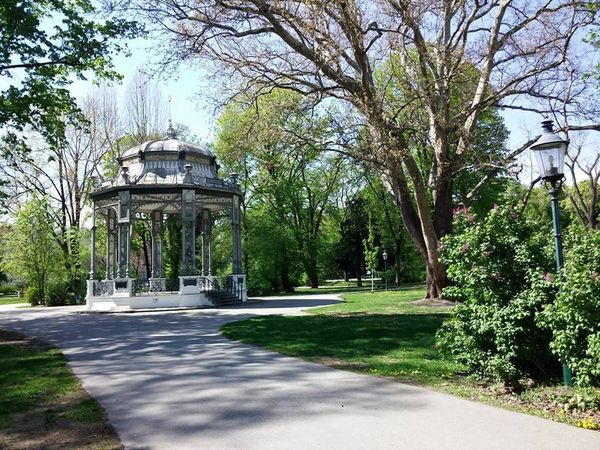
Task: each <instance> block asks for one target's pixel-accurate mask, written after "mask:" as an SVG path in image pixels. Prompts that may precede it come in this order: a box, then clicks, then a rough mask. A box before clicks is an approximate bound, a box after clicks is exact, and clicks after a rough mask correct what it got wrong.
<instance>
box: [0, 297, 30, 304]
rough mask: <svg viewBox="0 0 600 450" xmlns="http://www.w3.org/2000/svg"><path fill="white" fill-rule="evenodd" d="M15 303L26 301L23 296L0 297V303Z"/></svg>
mask: <svg viewBox="0 0 600 450" xmlns="http://www.w3.org/2000/svg"><path fill="white" fill-rule="evenodd" d="M15 303H27V301H26V300H25V299H24V298H23V297H21V298H19V297H0V305H14V304H15Z"/></svg>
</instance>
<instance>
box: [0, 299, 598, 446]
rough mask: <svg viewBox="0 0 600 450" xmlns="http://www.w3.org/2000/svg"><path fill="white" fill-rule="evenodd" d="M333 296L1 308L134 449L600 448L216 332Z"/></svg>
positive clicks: (570, 434)
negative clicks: (186, 304)
mask: <svg viewBox="0 0 600 450" xmlns="http://www.w3.org/2000/svg"><path fill="white" fill-rule="evenodd" d="M334 301H335V300H334V299H332V298H331V297H323V296H319V297H318V296H307V297H294V298H289V297H288V298H280V299H269V300H267V301H265V302H264V303H262V304H258V305H248V306H245V307H239V308H231V309H220V310H216V309H215V310H208V309H205V310H187V311H168V312H165V311H161V312H148V313H136V314H79V313H76V310H77V308H56V309H50V310H47V309H46V310H42V309H40V310H33V309H32V310H27V309H20V310H19V309H14V308H9V307H3V308H0V326H2V327H9V328H13V329H16V330H20V331H22V332H25V333H27V334H30V335H33V336H36V337H39V338H42V339H44V340H46V341H49V342H51V343H54V344H56V345H58V346H60V347H61V348H62V350H63V352H64V353H65V355H66V356H67V357H68V358H69V360H70V364H71V366H72V367H73V369H74V371H75V373H76V374H77V376H78V377H79V378H81V380H82V381H83V384H84V386H85V388H86V389H87V390H88V391H89V392H90V394H92V395H93V396H94V397H95V398H96V399H97V400H99V401H100V403H101V404H102V405H103V406H104V407H105V408H106V410H107V412H108V415H109V418H110V421H111V423H112V424H113V425H114V426H115V428H116V429H117V431H118V433H119V436H120V437H121V440H122V442H123V444H124V445H125V447H126V448H127V449H177V450H179V449H227V450H229V449H277V450H287V449H302V450H308V449H327V450H334V449H344V450H349V449H361V450H363V449H365V450H366V449H369V450H370V449H446V450H448V449H460V450H469V449H476V450H483V449H544V450H549V449H560V450H563V449H565V448H574V449H575V448H576V449H578V450H586V449H590V450H591V449H593V450H598V449H600V433H597V432H592V431H586V430H581V429H577V428H574V427H570V426H567V425H563V424H559V423H555V422H551V421H548V420H544V419H539V418H536V417H531V416H526V415H523V414H518V413H513V412H509V411H505V410H502V409H498V408H493V407H490V406H486V405H482V404H479V403H474V402H470V401H466V400H462V399H459V398H456V397H452V396H449V395H445V394H441V393H437V392H433V391H430V390H427V389H422V388H417V387H414V386H409V385H405V384H401V383H396V382H392V381H388V380H384V379H379V378H375V377H369V376H365V375H359V374H355V373H350V372H344V371H340V370H335V369H330V368H327V367H323V366H320V365H316V364H310V363H306V362H304V361H301V360H298V359H295V358H289V357H286V356H282V355H279V354H277V353H273V352H270V351H266V350H262V349H259V348H255V347H251V346H248V345H244V344H240V343H237V342H232V341H230V340H227V339H225V338H224V337H222V336H221V335H220V334H219V332H218V330H219V328H220V327H221V326H222V325H223V324H225V323H227V322H230V321H232V320H239V319H241V318H243V317H245V316H250V315H256V314H281V313H284V314H297V313H299V311H300V310H301V309H302V308H306V307H311V306H318V305H322V304H328V303H332V302H334Z"/></svg>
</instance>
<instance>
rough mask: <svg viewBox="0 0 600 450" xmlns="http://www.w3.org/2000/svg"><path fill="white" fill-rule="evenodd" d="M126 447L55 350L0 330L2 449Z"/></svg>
mask: <svg viewBox="0 0 600 450" xmlns="http://www.w3.org/2000/svg"><path fill="white" fill-rule="evenodd" d="M21 442H27V448H81V449H89V450H92V449H93V450H98V449H117V448H122V446H121V444H120V442H119V439H118V436H117V435H116V433H115V431H114V429H113V428H112V427H110V425H109V424H108V421H107V419H106V414H105V412H104V410H103V409H102V407H101V406H100V404H98V402H96V400H94V399H93V398H91V397H90V396H89V394H88V393H87V392H86V391H85V390H84V389H83V388H82V386H81V384H80V383H79V380H78V379H77V378H76V377H75V376H74V375H73V373H72V372H71V369H70V368H69V366H68V365H67V361H66V359H65V357H64V355H63V354H62V353H61V352H60V351H59V350H58V349H57V348H52V347H48V346H46V345H45V344H43V343H41V342H38V341H32V340H29V339H27V338H26V337H25V336H23V335H20V334H18V333H14V332H11V331H7V330H2V329H0V448H16V447H18V448H21V446H20V443H21Z"/></svg>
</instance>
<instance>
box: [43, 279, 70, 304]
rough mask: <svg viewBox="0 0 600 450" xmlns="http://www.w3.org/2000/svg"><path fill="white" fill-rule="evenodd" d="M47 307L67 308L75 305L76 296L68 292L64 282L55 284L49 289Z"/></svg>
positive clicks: (46, 300) (46, 299)
mask: <svg viewBox="0 0 600 450" xmlns="http://www.w3.org/2000/svg"><path fill="white" fill-rule="evenodd" d="M45 303H46V306H65V305H74V304H75V295H74V294H73V293H72V292H69V291H68V290H67V286H66V285H65V283H62V282H55V283H52V284H50V286H49V287H48V293H47V294H46V298H45Z"/></svg>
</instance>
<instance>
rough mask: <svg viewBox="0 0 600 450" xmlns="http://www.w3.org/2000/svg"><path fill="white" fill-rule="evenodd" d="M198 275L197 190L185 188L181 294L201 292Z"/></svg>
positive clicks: (182, 213)
mask: <svg viewBox="0 0 600 450" xmlns="http://www.w3.org/2000/svg"><path fill="white" fill-rule="evenodd" d="M195 275H196V192H195V191H194V190H191V189H184V190H183V191H182V192H181V276H180V277H179V293H180V294H197V293H199V292H200V284H199V278H198V277H197V276H195Z"/></svg>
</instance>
